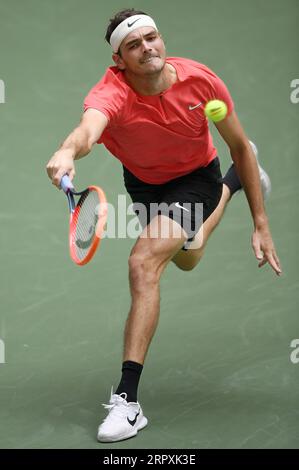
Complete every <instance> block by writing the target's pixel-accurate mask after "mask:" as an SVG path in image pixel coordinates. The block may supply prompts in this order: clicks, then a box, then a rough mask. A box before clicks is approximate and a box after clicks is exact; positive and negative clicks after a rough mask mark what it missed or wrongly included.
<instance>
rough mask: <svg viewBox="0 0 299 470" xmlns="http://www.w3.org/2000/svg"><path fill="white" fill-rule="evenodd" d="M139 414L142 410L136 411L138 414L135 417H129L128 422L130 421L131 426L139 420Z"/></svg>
mask: <svg viewBox="0 0 299 470" xmlns="http://www.w3.org/2000/svg"><path fill="white" fill-rule="evenodd" d="M139 415H140V411H138V413H136V416H135V418H134V419H129V418H127V420H128V423H129V424H130V425H131V426H134V425H135V424H136V421H137V418H138V416H139Z"/></svg>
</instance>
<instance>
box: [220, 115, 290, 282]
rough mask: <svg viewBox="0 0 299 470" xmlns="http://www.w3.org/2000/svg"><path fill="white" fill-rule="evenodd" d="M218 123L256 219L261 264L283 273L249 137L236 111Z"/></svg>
mask: <svg viewBox="0 0 299 470" xmlns="http://www.w3.org/2000/svg"><path fill="white" fill-rule="evenodd" d="M215 125H216V127H217V129H218V131H219V133H220V134H221V136H222V137H223V139H224V141H225V142H226V143H227V145H228V146H229V149H230V153H231V157H232V160H233V162H234V164H235V167H236V171H237V174H238V177H239V179H240V181H241V184H242V186H243V189H244V191H245V194H246V197H247V200H248V203H249V207H250V211H251V214H252V219H253V223H254V232H253V235H252V247H253V250H254V253H255V256H256V258H257V259H258V260H259V267H261V266H263V265H264V264H266V263H269V264H270V266H271V267H272V269H273V270H274V271H275V272H276V274H277V275H280V274H281V272H282V271H281V267H280V262H279V259H278V256H277V254H276V251H275V247H274V243H273V240H272V236H271V232H270V228H269V223H268V218H267V215H266V211H265V207H264V201H263V195H262V190H261V184H260V177H259V169H258V165H257V161H256V158H255V156H254V153H253V151H252V148H251V145H250V144H249V140H248V138H247V136H246V134H245V132H244V130H243V128H242V126H241V124H240V121H239V119H238V117H237V114H236V113H235V111H233V112H232V113H231V114H230V116H228V117H227V118H226V119H224V120H223V121H220V122H218V123H216V124H215Z"/></svg>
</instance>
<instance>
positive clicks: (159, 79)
mask: <svg viewBox="0 0 299 470" xmlns="http://www.w3.org/2000/svg"><path fill="white" fill-rule="evenodd" d="M124 74H125V78H126V80H127V82H128V84H129V85H130V87H131V88H133V90H135V91H136V92H137V93H139V94H140V95H146V96H148V95H159V94H160V93H162V92H163V91H165V90H167V88H170V87H171V86H172V85H173V84H174V83H175V82H176V81H177V74H176V70H175V68H174V67H173V66H172V65H170V64H167V63H165V66H164V67H163V69H162V70H161V71H160V72H157V73H155V74H152V75H146V76H143V77H142V76H138V75H134V74H131V73H130V71H128V70H125V72H124Z"/></svg>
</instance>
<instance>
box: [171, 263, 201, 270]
mask: <svg viewBox="0 0 299 470" xmlns="http://www.w3.org/2000/svg"><path fill="white" fill-rule="evenodd" d="M173 262H174V264H175V265H176V266H177V267H178V268H179V269H180V270H181V271H192V270H193V269H194V268H195V267H196V266H197V263H198V261H196V262H195V261H193V262H182V261H181V262H177V261H173Z"/></svg>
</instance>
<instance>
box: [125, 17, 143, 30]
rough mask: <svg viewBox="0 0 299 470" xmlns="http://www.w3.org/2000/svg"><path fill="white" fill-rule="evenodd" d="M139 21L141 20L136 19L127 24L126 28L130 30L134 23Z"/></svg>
mask: <svg viewBox="0 0 299 470" xmlns="http://www.w3.org/2000/svg"><path fill="white" fill-rule="evenodd" d="M139 20H141V18H137V20H135V21H133V23H128V28H131V26H133V24H134V23H136V21H139Z"/></svg>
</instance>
